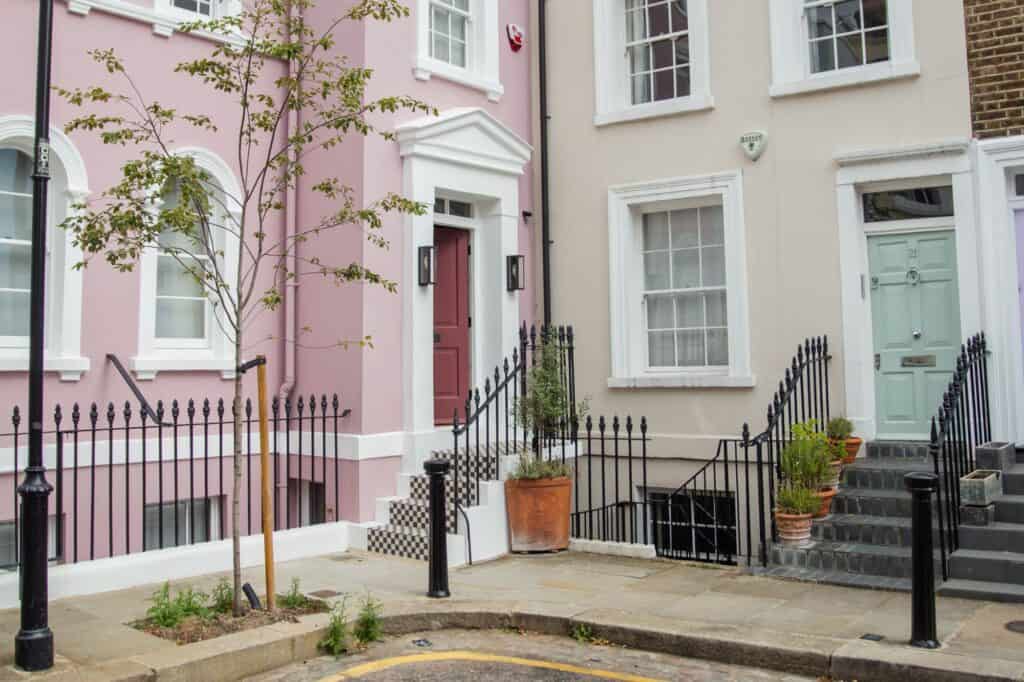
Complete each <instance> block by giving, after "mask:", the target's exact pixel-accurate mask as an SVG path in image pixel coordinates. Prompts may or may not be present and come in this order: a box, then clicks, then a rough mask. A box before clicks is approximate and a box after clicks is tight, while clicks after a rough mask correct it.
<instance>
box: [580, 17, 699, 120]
mask: <svg viewBox="0 0 1024 682" xmlns="http://www.w3.org/2000/svg"><path fill="white" fill-rule="evenodd" d="M687 9H688V13H689V31H690V32H689V39H690V60H691V61H690V95H689V96H688V97H677V98H675V99H671V100H662V101H659V102H649V103H645V104H639V105H634V104H632V103H631V100H630V84H629V73H628V61H627V59H626V13H625V4H624V3H623V2H622V0H593V11H594V94H595V101H594V125H596V126H605V125H610V124H613V123H623V122H626V121H637V120H642V119H647V118H655V117H659V116H672V115H675V114H683V113H688V112H696V111H707V110H709V109H712V108H714V106H715V100H714V97H712V96H711V47H710V46H711V39H710V21H709V20H708V1H707V0H690V1H689V3H688V6H687Z"/></svg>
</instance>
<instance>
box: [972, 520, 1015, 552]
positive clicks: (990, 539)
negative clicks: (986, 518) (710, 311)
mask: <svg viewBox="0 0 1024 682" xmlns="http://www.w3.org/2000/svg"><path fill="white" fill-rule="evenodd" d="M960 547H961V549H980V550H985V551H988V552H1018V553H1021V554H1024V527H1021V528H1013V529H1001V528H991V527H987V526H960Z"/></svg>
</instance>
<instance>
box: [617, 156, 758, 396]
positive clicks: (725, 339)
mask: <svg viewBox="0 0 1024 682" xmlns="http://www.w3.org/2000/svg"><path fill="white" fill-rule="evenodd" d="M608 237H609V245H608V246H609V273H608V276H609V286H610V294H611V300H610V311H609V312H610V315H611V355H612V374H611V377H609V379H608V386H609V387H611V388H673V387H723V388H730V387H734V388H743V387H750V386H753V385H754V381H755V380H754V376H753V374H752V372H751V368H750V329H749V322H748V313H747V300H748V294H747V273H746V246H745V241H746V232H745V228H744V221H743V197H742V176H741V175H740V173H739V172H733V173H720V174H715V175H710V176H697V177H691V178H674V179H668V180H656V181H651V182H645V183H638V184H632V185H623V186H618V187H612V188H611V189H609V191H608Z"/></svg>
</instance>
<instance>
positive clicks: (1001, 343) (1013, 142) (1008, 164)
mask: <svg viewBox="0 0 1024 682" xmlns="http://www.w3.org/2000/svg"><path fill="white" fill-rule="evenodd" d="M973 151H974V155H973V157H974V163H975V168H976V169H977V172H976V174H975V175H976V179H977V185H976V189H977V194H978V233H979V236H980V242H981V262H982V265H983V268H982V277H983V279H982V284H983V286H984V303H985V313H986V315H985V317H986V320H985V335H986V341H987V342H988V348H989V350H990V351H991V355H990V356H989V365H988V377H989V407H990V411H991V415H992V438H993V439H994V440H1002V441H1009V442H1017V441H1018V440H1021V439H1022V430H1024V351H1022V350H1021V333H1022V332H1021V314H1020V306H1019V304H1018V300H1017V288H1016V287H1015V286H1012V282H1014V281H1015V280H1016V272H1017V231H1016V228H1015V225H1014V220H1013V208H1012V206H1011V204H1012V203H1013V202H1012V201H1011V198H1012V196H1013V194H1012V193H1011V191H1010V184H1009V183H1010V182H1011V178H1010V171H1011V169H1014V168H1024V136H1016V137H1005V138H998V139H992V140H982V141H980V142H976V143H975V144H974V145H973ZM1011 276H1012V278H1013V279H1009V280H1008V279H1007V278H1008V277H1011Z"/></svg>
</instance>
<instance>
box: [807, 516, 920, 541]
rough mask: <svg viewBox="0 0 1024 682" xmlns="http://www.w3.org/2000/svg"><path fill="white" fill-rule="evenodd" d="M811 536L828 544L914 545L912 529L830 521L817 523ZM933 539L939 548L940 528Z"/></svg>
mask: <svg viewBox="0 0 1024 682" xmlns="http://www.w3.org/2000/svg"><path fill="white" fill-rule="evenodd" d="M811 536H812V537H813V538H815V539H818V540H826V541H828V542H856V543H859V544H867V545H885V546H889V547H910V546H911V545H912V544H913V538H912V533H911V530H910V528H906V527H902V526H899V527H893V526H883V525H872V524H854V523H842V524H835V523H830V522H829V521H828V519H825V520H824V521H821V522H815V524H814V526H813V528H812V530H811ZM932 539H933V541H934V542H935V546H936V547H938V546H939V544H938V543H939V531H938V528H933V538H932Z"/></svg>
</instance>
